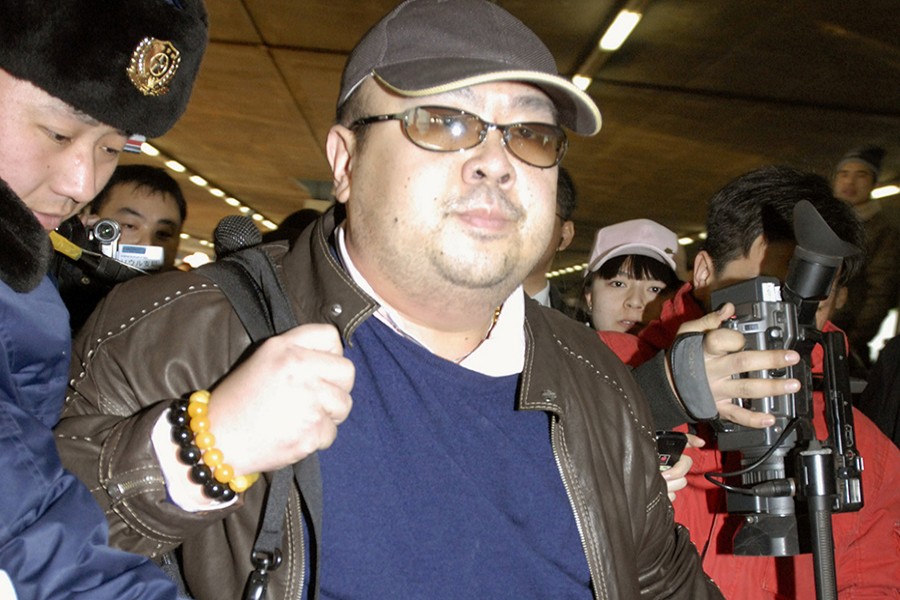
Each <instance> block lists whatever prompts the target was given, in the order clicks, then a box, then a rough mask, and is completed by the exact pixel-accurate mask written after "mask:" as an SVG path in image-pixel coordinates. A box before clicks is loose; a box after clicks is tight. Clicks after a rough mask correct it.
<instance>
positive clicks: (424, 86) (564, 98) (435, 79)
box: [338, 0, 601, 135]
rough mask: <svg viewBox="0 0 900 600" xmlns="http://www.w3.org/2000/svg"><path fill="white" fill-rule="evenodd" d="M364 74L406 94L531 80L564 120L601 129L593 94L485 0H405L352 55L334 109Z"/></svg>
mask: <svg viewBox="0 0 900 600" xmlns="http://www.w3.org/2000/svg"><path fill="white" fill-rule="evenodd" d="M369 76H372V77H374V78H375V79H376V80H377V81H378V82H379V83H381V84H382V85H384V86H386V87H387V88H388V89H390V90H391V91H393V92H394V93H397V94H400V95H402V96H407V97H418V96H430V95H432V94H440V93H444V92H448V91H451V90H456V89H460V88H464V87H469V86H472V85H477V84H480V83H488V82H493V81H521V82H525V83H530V84H532V85H534V86H536V87H538V88H540V89H541V90H542V91H543V92H544V93H545V94H547V96H549V98H550V99H551V100H552V101H553V103H554V105H555V106H556V109H557V111H558V113H559V121H560V123H561V124H562V125H565V126H566V127H569V128H570V129H572V130H573V131H575V132H576V133H580V134H583V135H593V134H595V133H597V132H598V131H600V124H601V118H600V110H599V109H598V108H597V105H596V104H595V103H594V101H593V99H591V97H590V96H589V95H588V94H586V93H585V92H584V91H582V90H581V89H579V88H578V87H576V86H575V85H574V84H573V83H572V82H571V81H569V80H568V79H566V78H564V77H562V76H560V75H559V71H558V70H557V68H556V61H555V60H554V59H553V55H552V54H550V51H549V50H548V49H547V47H546V46H545V45H544V43H543V42H541V40H540V39H539V38H538V37H537V35H535V33H534V32H533V31H531V30H530V29H529V28H528V27H526V26H525V24H524V23H522V22H521V21H519V20H518V19H516V18H515V17H514V16H512V15H511V14H509V13H508V12H506V11H505V10H504V9H502V8H501V7H499V6H497V5H496V4H493V3H492V2H488V1H486V0H406V1H405V2H403V3H402V4H400V5H399V6H397V7H396V8H395V9H394V10H392V11H391V12H390V13H388V14H387V15H386V16H385V17H383V18H382V19H381V20H380V21H379V22H378V23H376V24H375V26H374V27H372V29H370V30H369V32H368V33H366V35H365V36H364V37H363V38H362V40H360V42H359V43H358V44H357V45H356V47H355V48H354V49H353V51H352V52H351V54H350V57H349V59H348V60H347V64H346V66H345V67H344V74H343V78H342V81H341V93H340V96H339V97H338V107H340V106H341V105H343V103H344V102H345V101H346V100H347V98H348V97H350V94H352V93H353V91H354V90H355V89H356V88H357V87H359V85H360V84H361V83H362V82H363V81H364V80H365V79H366V78H368V77H369Z"/></svg>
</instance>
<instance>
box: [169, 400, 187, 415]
mask: <svg viewBox="0 0 900 600" xmlns="http://www.w3.org/2000/svg"><path fill="white" fill-rule="evenodd" d="M189 405H190V402H188V401H187V400H174V401H172V405H171V406H170V407H169V412H170V413H173V412H174V413H185V414H186V413H187V411H188V406H189Z"/></svg>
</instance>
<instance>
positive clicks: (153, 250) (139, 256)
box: [89, 219, 164, 271]
mask: <svg viewBox="0 0 900 600" xmlns="http://www.w3.org/2000/svg"><path fill="white" fill-rule="evenodd" d="M121 236H122V228H121V227H120V226H119V223H118V222H117V221H114V220H113V219H100V220H99V221H97V222H96V223H95V224H94V226H93V227H92V228H91V230H90V235H89V239H90V240H91V241H94V242H96V243H97V244H99V246H100V252H101V253H102V254H103V255H104V256H108V257H110V258H113V259H115V260H117V261H119V262H120V263H123V264H126V265H128V266H130V267H133V268H135V269H140V270H142V271H156V270H159V269H160V268H161V267H162V266H163V259H164V250H163V248H162V247H161V246H142V245H138V244H122V243H120V242H119V238H120V237H121Z"/></svg>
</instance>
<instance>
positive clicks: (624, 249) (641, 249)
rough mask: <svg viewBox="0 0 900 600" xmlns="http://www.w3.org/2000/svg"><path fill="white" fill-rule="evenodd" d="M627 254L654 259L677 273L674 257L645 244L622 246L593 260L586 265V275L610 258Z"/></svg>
mask: <svg viewBox="0 0 900 600" xmlns="http://www.w3.org/2000/svg"><path fill="white" fill-rule="evenodd" d="M628 254H638V255H640V256H649V257H650V258H655V259H656V260H658V261H660V262H662V263H665V264H667V265H669V266H670V267H671V268H672V270H673V271H677V269H676V267H675V257H674V256H669V255H667V254H664V253H662V252H660V251H659V250H657V249H656V248H652V247H650V246H647V245H646V244H624V245H622V246H619V247H618V248H616V249H614V250H611V251H610V252H608V253H606V254H604V255H603V256H600V257H597V258H596V259H594V261H592V262H591V264H590V265H588V269H587V273H586V274H590V273H593V272H594V271H596V270H597V269H599V268H600V267H602V266H603V263H605V262H607V261H608V260H610V259H612V258H616V257H617V256H626V255H628Z"/></svg>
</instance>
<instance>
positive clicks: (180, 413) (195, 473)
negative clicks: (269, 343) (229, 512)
mask: <svg viewBox="0 0 900 600" xmlns="http://www.w3.org/2000/svg"><path fill="white" fill-rule="evenodd" d="M209 398H210V394H209V392H208V391H206V390H198V391H196V392H194V393H193V394H191V396H190V400H175V401H173V402H172V405H171V406H170V407H169V422H170V423H171V424H172V440H173V441H174V442H175V443H176V444H178V446H179V450H178V458H179V460H181V462H183V463H184V464H186V465H188V466H190V467H191V470H190V474H189V476H190V479H191V481H193V482H194V483H196V484H198V485H200V486H202V488H203V494H204V495H205V496H206V497H207V498H211V499H213V500H219V501H222V502H228V501H229V500H231V499H232V498H234V497H235V494H238V493H240V492H243V491H244V490H246V489H247V488H249V487H250V486H251V485H253V484H254V483H255V482H256V480H257V479H259V473H252V474H250V475H237V476H235V474H234V469H233V468H232V467H231V465H229V464H227V463H226V462H225V457H224V456H223V454H222V451H221V450H219V449H218V448H216V447H215V445H216V438H215V436H214V435H213V434H212V433H211V432H210V431H209V418H208V413H209Z"/></svg>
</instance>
